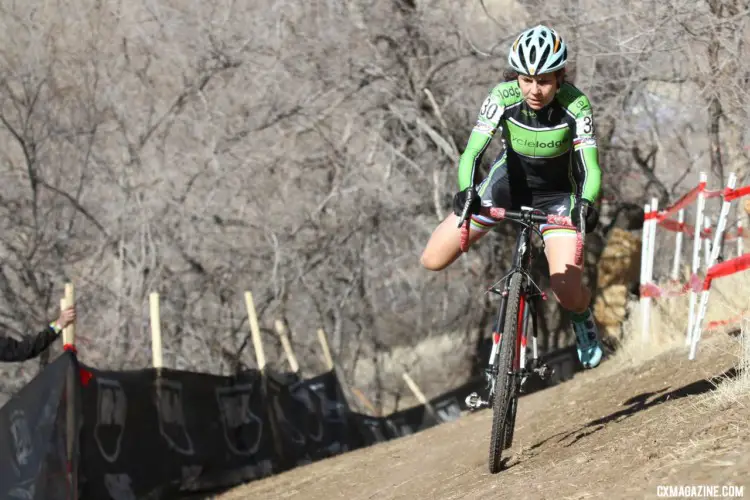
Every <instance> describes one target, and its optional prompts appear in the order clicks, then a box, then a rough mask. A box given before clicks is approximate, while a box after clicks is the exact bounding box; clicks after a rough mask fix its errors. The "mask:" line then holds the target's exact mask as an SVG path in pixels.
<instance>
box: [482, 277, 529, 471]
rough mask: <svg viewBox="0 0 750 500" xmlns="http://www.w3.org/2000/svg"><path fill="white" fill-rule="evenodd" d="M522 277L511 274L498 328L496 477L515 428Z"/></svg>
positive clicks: (492, 451) (493, 468)
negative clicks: (516, 363)
mask: <svg viewBox="0 0 750 500" xmlns="http://www.w3.org/2000/svg"><path fill="white" fill-rule="evenodd" d="M522 280H523V274H521V273H520V272H517V273H514V274H513V275H511V277H510V286H509V287H508V296H507V305H506V309H505V318H500V319H502V320H503V322H502V327H501V329H500V331H501V332H502V333H501V338H500V349H499V352H498V356H497V361H496V362H497V374H496V375H495V392H494V394H493V395H492V434H491V436H490V453H489V468H490V473H491V474H495V473H497V472H500V470H501V469H502V452H503V449H505V448H507V447H508V446H509V445H510V441H511V440H512V435H513V429H512V427H513V426H514V425H515V420H516V419H515V416H516V407H517V405H518V401H517V397H518V395H517V391H516V376H515V374H514V373H513V371H514V361H515V356H516V347H517V346H516V342H517V337H518V335H519V332H518V313H519V310H520V307H521V282H522Z"/></svg>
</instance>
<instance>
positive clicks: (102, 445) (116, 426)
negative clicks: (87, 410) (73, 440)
mask: <svg viewBox="0 0 750 500" xmlns="http://www.w3.org/2000/svg"><path fill="white" fill-rule="evenodd" d="M96 382H97V389H96V399H97V404H96V410H97V411H96V424H95V425H94V439H95V440H96V444H97V446H98V447H99V452H100V453H101V454H102V457H104V459H105V460H106V461H107V462H109V463H114V462H115V461H117V458H118V457H119V456H120V443H121V442H122V435H123V434H124V433H125V417H126V415H127V411H128V400H127V398H126V397H125V391H124V390H123V389H122V386H121V385H120V382H118V381H117V380H111V379H107V378H103V377H96Z"/></svg>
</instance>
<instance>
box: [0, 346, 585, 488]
mask: <svg viewBox="0 0 750 500" xmlns="http://www.w3.org/2000/svg"><path fill="white" fill-rule="evenodd" d="M547 360H548V362H550V363H551V364H552V365H553V366H555V367H556V368H557V370H556V371H557V374H558V375H557V376H558V377H559V378H558V379H557V380H555V379H553V380H551V381H549V382H547V383H546V384H542V383H538V382H537V383H536V385H534V384H533V383H532V384H531V386H530V391H529V392H533V391H534V390H539V389H541V388H543V387H545V386H546V385H552V384H554V383H557V382H558V381H560V380H565V379H567V378H570V377H571V376H572V375H573V372H575V371H576V370H577V366H578V365H577V359H576V355H575V349H572V350H565V351H558V352H557V353H552V354H551V355H549V356H547ZM265 375H266V376H263V375H262V374H261V373H260V372H259V371H257V370H248V371H245V372H242V373H240V374H238V375H237V376H234V377H224V376H216V375H208V374H200V373H192V372H185V371H179V370H169V369H161V370H158V371H157V370H156V369H144V370H135V371H106V370H98V369H95V368H93V367H88V366H85V365H83V364H79V363H78V361H77V359H76V357H75V355H74V354H73V353H70V352H65V353H64V354H63V355H61V356H60V357H59V358H58V359H57V360H55V362H53V363H52V364H50V365H49V366H48V367H47V368H46V369H45V370H44V371H43V372H41V373H40V374H39V375H38V376H37V377H36V378H34V379H33V380H32V381H31V382H30V383H29V384H28V385H27V386H25V387H24V388H23V389H22V390H21V391H20V392H19V393H18V394H16V395H15V396H14V397H13V398H11V399H10V400H9V401H8V402H7V403H6V404H5V406H4V407H3V408H2V409H0V432H2V433H3V435H2V439H0V460H1V461H2V465H0V498H9V499H13V498H18V499H28V500H35V499H55V500H57V499H65V500H68V499H97V500H99V499H102V500H104V499H112V500H133V499H140V498H148V499H159V498H176V497H178V496H179V495H180V493H186V492H196V491H210V490H216V489H220V488H226V487H231V486H234V485H237V484H240V483H242V482H247V481H251V480H254V479H258V478H261V477H265V476H269V475H272V474H276V473H279V472H281V471H284V470H288V469H291V468H294V467H297V466H299V465H302V464H306V463H310V462H313V461H316V460H320V459H323V458H326V457H330V456H334V455H338V454H340V453H344V452H346V451H349V450H353V449H357V448H362V447H366V446H370V445H373V444H376V443H378V442H382V441H388V440H390V439H395V438H399V437H402V436H405V435H408V434H412V433H415V432H419V431H421V430H424V429H426V428H429V427H432V426H434V425H437V424H440V423H443V422H449V421H452V420H456V419H458V418H460V416H461V413H462V411H463V410H465V409H466V406H465V398H466V396H467V395H468V394H469V393H471V392H474V391H479V392H480V393H481V391H482V390H483V389H484V385H485V381H484V379H483V377H482V378H476V379H472V380H469V381H468V382H466V383H465V384H463V385H461V386H460V387H457V388H455V389H453V390H451V391H448V392H446V393H444V394H441V395H440V396H438V397H435V398H433V399H431V400H430V408H431V409H432V411H428V408H426V407H425V406H424V405H419V406H415V407H412V408H408V409H405V410H402V411H398V412H396V413H393V414H391V415H388V416H385V417H373V416H368V415H362V414H360V413H357V412H353V411H352V410H351V409H350V408H349V407H348V405H347V403H346V399H345V398H344V394H343V391H342V389H341V386H340V384H339V382H338V380H337V378H336V376H335V373H334V372H328V373H323V374H321V375H318V376H316V377H313V378H311V379H306V380H302V379H299V378H298V377H297V376H295V375H293V374H289V373H277V372H274V371H272V370H267V371H266V373H265Z"/></svg>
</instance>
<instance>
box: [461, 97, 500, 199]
mask: <svg viewBox="0 0 750 500" xmlns="http://www.w3.org/2000/svg"><path fill="white" fill-rule="evenodd" d="M504 112H505V105H504V104H503V98H502V96H501V95H500V94H499V93H498V92H496V89H493V90H492V91H491V92H490V94H489V95H488V96H487V98H486V99H485V100H484V102H483V103H482V107H481V108H480V110H479V116H478V117H477V123H476V124H475V125H474V129H473V130H472V131H471V135H470V136H469V140H468V142H467V144H466V149H464V152H463V153H462V154H461V158H460V159H459V161H458V190H459V191H463V190H464V189H466V188H467V187H469V186H471V185H472V184H473V183H474V173H475V172H476V168H477V165H479V162H481V161H482V155H483V154H484V151H485V149H487V146H488V145H489V144H490V142H491V141H492V137H493V136H494V135H495V133H496V132H497V130H498V128H499V127H500V118H501V117H502V116H503V113H504Z"/></svg>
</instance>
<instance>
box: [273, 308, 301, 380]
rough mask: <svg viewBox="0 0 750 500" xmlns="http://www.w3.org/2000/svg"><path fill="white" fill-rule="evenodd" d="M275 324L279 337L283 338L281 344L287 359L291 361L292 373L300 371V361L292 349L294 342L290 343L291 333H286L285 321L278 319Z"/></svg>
mask: <svg viewBox="0 0 750 500" xmlns="http://www.w3.org/2000/svg"><path fill="white" fill-rule="evenodd" d="M274 326H275V327H276V333H278V334H279V338H280V339H281V345H282V347H283V348H284V352H285V353H286V359H287V361H289V367H290V368H291V369H292V373H299V363H297V357H296V356H295V355H294V351H292V344H291V343H289V335H287V333H286V328H285V327H284V323H282V322H281V320H278V319H277V320H276V321H275V323H274Z"/></svg>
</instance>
